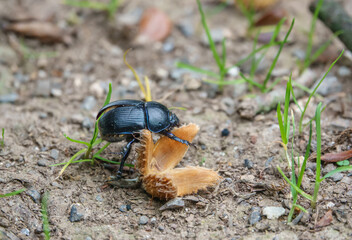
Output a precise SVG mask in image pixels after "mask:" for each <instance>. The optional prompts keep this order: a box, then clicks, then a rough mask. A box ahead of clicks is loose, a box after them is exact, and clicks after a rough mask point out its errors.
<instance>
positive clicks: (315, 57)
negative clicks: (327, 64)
mask: <svg viewBox="0 0 352 240" xmlns="http://www.w3.org/2000/svg"><path fill="white" fill-rule="evenodd" d="M342 33H343V31H338V32H336V33H335V34H334V35H333V37H331V38H330V39H329V40H327V41H326V42H325V43H324V44H323V45H322V46H320V48H318V50H316V51H315V53H314V54H313V56H312V57H311V59H310V61H309V64H308V66H309V65H310V64H311V63H312V62H314V61H315V60H317V59H318V57H319V56H320V55H321V54H322V53H323V52H325V50H326V49H327V48H328V47H329V45H330V44H331V43H332V41H333V40H334V39H335V38H336V37H337V36H339V35H340V34H342ZM308 66H306V67H305V68H307V67H308Z"/></svg>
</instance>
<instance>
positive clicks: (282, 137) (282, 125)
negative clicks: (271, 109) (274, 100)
mask: <svg viewBox="0 0 352 240" xmlns="http://www.w3.org/2000/svg"><path fill="white" fill-rule="evenodd" d="M276 112H277V121H278V122H279V127H280V133H281V140H282V142H283V143H284V144H287V142H286V139H287V138H286V132H285V127H284V123H283V122H282V114H281V108H280V102H278V104H277V108H276Z"/></svg>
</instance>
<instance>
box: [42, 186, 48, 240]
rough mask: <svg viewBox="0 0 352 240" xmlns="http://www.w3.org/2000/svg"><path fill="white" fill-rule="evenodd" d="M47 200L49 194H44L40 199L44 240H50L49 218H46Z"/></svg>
mask: <svg viewBox="0 0 352 240" xmlns="http://www.w3.org/2000/svg"><path fill="white" fill-rule="evenodd" d="M48 198H49V193H48V192H45V193H44V194H43V197H42V204H41V205H42V210H41V212H42V219H43V232H44V236H45V237H44V238H45V240H50V227H49V217H48Z"/></svg>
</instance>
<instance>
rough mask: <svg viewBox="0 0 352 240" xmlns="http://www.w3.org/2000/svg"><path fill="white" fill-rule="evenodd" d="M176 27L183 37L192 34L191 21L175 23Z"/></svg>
mask: <svg viewBox="0 0 352 240" xmlns="http://www.w3.org/2000/svg"><path fill="white" fill-rule="evenodd" d="M177 28H178V29H179V30H180V31H181V33H182V34H183V35H184V36H185V37H191V36H192V35H193V34H194V27H193V25H192V23H191V21H184V22H181V23H179V24H178V25H177Z"/></svg>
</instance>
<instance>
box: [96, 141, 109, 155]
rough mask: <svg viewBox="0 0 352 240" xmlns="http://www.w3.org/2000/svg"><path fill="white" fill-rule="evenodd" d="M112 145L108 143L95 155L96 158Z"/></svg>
mask: <svg viewBox="0 0 352 240" xmlns="http://www.w3.org/2000/svg"><path fill="white" fill-rule="evenodd" d="M110 144H111V143H109V142H108V143H106V144H105V145H104V146H103V147H102V148H100V149H99V150H98V151H97V152H96V153H95V154H94V157H96V156H98V155H99V154H100V153H102V152H103V151H104V150H105V149H106V148H107V147H108V146H109V145H110ZM94 157H93V158H94Z"/></svg>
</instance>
